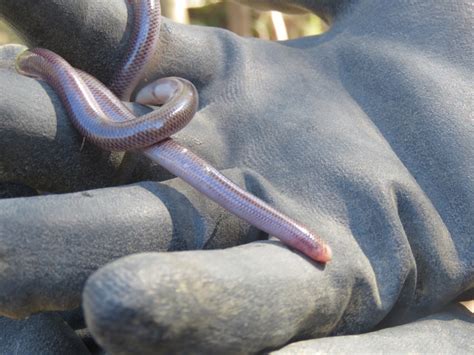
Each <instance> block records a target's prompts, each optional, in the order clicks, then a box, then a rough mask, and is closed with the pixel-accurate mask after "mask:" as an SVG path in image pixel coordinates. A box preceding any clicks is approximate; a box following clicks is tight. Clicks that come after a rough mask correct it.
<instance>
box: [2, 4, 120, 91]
mask: <svg viewBox="0 0 474 355" xmlns="http://www.w3.org/2000/svg"><path fill="white" fill-rule="evenodd" d="M126 4H127V2H126V1H121V0H112V1H109V0H105V1H104V0H101V1H97V0H82V1H67V2H65V1H62V0H52V1H35V0H4V1H2V2H1V3H0V14H2V16H3V17H4V18H5V20H6V21H7V22H9V23H10V24H11V25H12V26H13V27H14V28H15V29H16V30H17V31H18V32H19V33H20V35H21V36H22V37H23V38H24V39H25V41H26V42H27V44H28V46H30V47H44V48H48V49H50V50H52V51H54V52H57V53H59V54H60V55H62V56H63V57H65V58H66V59H67V60H68V61H69V62H70V63H71V64H72V65H73V66H75V67H78V68H81V69H84V70H86V71H88V72H90V73H91V74H93V75H94V76H97V77H98V78H99V79H100V80H101V81H103V82H107V81H108V80H109V79H110V78H111V77H112V74H113V73H114V72H115V70H116V67H117V65H118V64H119V60H120V58H121V57H122V55H123V54H124V53H125V50H126V46H127V39H128V36H127V35H126V34H127V32H126V28H127V11H128V10H127V5H126ZM124 34H125V36H124Z"/></svg>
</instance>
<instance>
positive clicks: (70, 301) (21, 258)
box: [0, 171, 265, 318]
mask: <svg viewBox="0 0 474 355" xmlns="http://www.w3.org/2000/svg"><path fill="white" fill-rule="evenodd" d="M227 175H228V176H230V177H231V178H233V179H234V180H236V181H237V182H239V183H241V184H242V182H243V181H244V175H243V174H242V173H239V172H238V171H231V172H228V173H227ZM0 226H1V227H0V270H3V271H2V273H1V274H0V315H6V316H9V317H14V318H21V317H25V316H28V315H29V314H32V313H35V312H39V311H47V310H67V309H72V308H75V307H77V306H79V304H80V300H81V291H82V287H83V285H84V282H85V280H86V279H87V277H88V276H89V275H90V274H91V273H92V272H93V271H95V270H96V269H97V268H99V267H100V266H102V265H104V264H106V263H108V262H110V261H113V260H115V259H117V258H119V257H122V256H125V255H129V254H133V253H138V252H147V251H168V250H187V249H202V248H224V247H229V246H233V245H238V244H242V243H245V242H248V241H251V240H256V239H258V238H260V237H265V235H263V234H261V233H260V232H259V231H257V230H255V229H253V228H251V227H249V225H248V224H246V223H244V222H243V221H241V220H239V219H237V218H236V217H234V216H232V215H230V214H229V213H228V212H226V211H224V210H223V209H222V208H221V207H219V206H218V205H216V204H215V203H213V202H212V201H210V200H208V199H203V198H202V195H201V194H199V193H198V192H197V191H196V190H194V189H193V188H191V187H190V186H189V185H187V184H185V183H184V182H182V181H181V180H179V179H173V180H170V181H167V182H166V183H153V182H148V183H141V184H137V185H129V186H123V187H116V188H107V189H100V190H90V191H84V192H79V193H71V194H61V195H48V196H38V197H30V198H13V199H4V200H0ZM25 245H27V246H28V247H27V248H25Z"/></svg>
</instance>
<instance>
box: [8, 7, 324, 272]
mask: <svg viewBox="0 0 474 355" xmlns="http://www.w3.org/2000/svg"><path fill="white" fill-rule="evenodd" d="M129 3H130V4H129V5H130V8H131V9H133V12H134V24H133V30H132V34H131V36H130V39H129V41H130V45H129V49H128V51H127V54H126V56H125V59H124V60H123V62H122V64H121V67H120V70H119V71H118V73H117V75H116V76H115V77H114V79H113V80H112V83H111V84H110V85H109V87H110V89H111V90H112V91H113V93H112V92H111V91H110V90H109V89H107V87H105V86H104V85H103V84H101V83H100V82H99V81H97V80H96V79H95V78H93V77H92V76H90V75H88V74H87V73H85V72H82V71H80V70H77V69H74V68H73V67H71V66H70V65H69V64H68V63H67V62H66V61H65V60H64V59H62V58H61V57H59V56H58V55H57V54H55V53H53V52H51V51H49V50H46V49H41V48H36V49H32V50H28V51H26V52H24V53H22V54H21V55H20V56H19V57H18V59H17V70H18V71H19V72H20V73H21V74H24V75H28V76H32V77H35V78H39V79H42V80H45V81H46V82H47V83H48V84H49V85H51V87H53V88H54V90H55V91H56V93H57V94H58V96H59V97H60V99H61V101H62V102H63V104H64V106H65V108H66V110H67V112H68V115H69V117H70V119H71V120H72V122H73V124H74V126H75V127H76V128H77V129H78V130H79V132H80V133H81V134H82V135H83V136H84V137H85V138H86V139H87V140H89V141H91V142H92V143H94V144H96V145H98V146H99V147H101V148H103V149H106V150H118V151H123V150H135V149H140V150H142V151H143V153H144V154H145V155H146V156H147V157H149V158H150V159H152V160H154V161H156V162H158V163H159V164H160V165H162V166H163V167H164V168H166V169H168V170H169V171H170V172H171V173H173V174H174V175H175V176H178V177H180V178H181V179H183V180H184V181H186V182H187V183H189V184H190V185H191V186H193V187H194V188H196V189H197V190H198V191H200V192H201V193H203V194H204V195H206V196H207V197H208V198H210V199H211V200H213V201H215V202H216V203H218V204H219V205H221V206H222V207H224V208H225V209H227V210H228V211H230V212H231V213H233V214H235V215H237V216H238V217H240V218H242V219H244V220H245V221H247V222H248V223H250V224H252V225H253V226H255V227H257V228H259V229H261V230H262V231H265V232H266V233H268V234H269V235H272V236H275V237H277V238H278V239H280V240H281V241H282V242H283V243H285V244H286V245H288V246H290V247H292V248H295V249H297V250H299V251H301V252H302V253H304V254H305V255H307V256H308V257H310V258H312V259H313V260H316V261H319V262H323V263H325V262H327V261H329V260H331V250H330V248H329V247H328V246H327V245H326V244H325V243H324V242H323V241H322V240H321V239H320V238H319V237H318V236H317V235H316V234H313V233H312V232H311V231H309V230H308V229H307V228H306V227H304V226H303V225H301V224H300V223H298V222H296V221H294V220H292V219H291V218H289V217H287V216H286V215H284V214H282V213H281V212H279V211H277V210H276V209H274V208H273V207H271V206H270V205H268V204H267V203H265V202H264V201H262V200H260V199H258V198H257V197H255V196H253V195H251V194H250V193H248V192H247V191H245V190H243V189H241V188H240V187H239V186H237V185H236V184H234V183H233V182H232V181H230V180H229V179H227V178H226V177H225V176H224V175H222V174H221V173H220V172H219V171H218V170H217V169H215V168H213V167H212V166H211V165H210V164H209V163H208V162H206V161H205V160H203V159H202V158H200V157H198V156H197V155H195V154H194V153H193V152H191V151H190V150H188V149H187V148H185V147H183V146H181V145H180V144H179V143H177V142H176V141H174V140H173V139H171V138H169V137H170V136H171V135H172V134H174V133H176V132H178V131H179V130H180V129H182V128H183V127H184V126H186V124H188V123H189V121H190V120H191V119H192V117H193V116H194V114H195V112H196V110H197V108H198V94H197V91H196V89H195V87H194V86H193V85H192V84H191V83H190V82H189V81H187V80H184V79H181V78H165V79H160V80H157V81H156V82H154V83H152V84H149V85H148V86H146V87H145V88H144V89H142V90H141V91H140V92H139V93H138V96H137V97H138V98H139V100H138V101H139V102H141V103H144V104H155V105H156V104H162V105H163V106H162V107H161V108H160V109H159V110H156V111H152V112H150V113H148V114H146V115H144V116H140V117H136V116H135V115H134V114H133V113H132V112H131V111H129V110H128V108H127V107H125V106H124V105H123V104H122V103H121V101H120V100H119V99H118V98H117V96H118V97H120V98H121V99H122V100H129V99H130V96H131V94H132V92H133V90H134V88H135V87H136V85H137V83H138V82H139V81H140V79H141V76H142V74H143V69H144V67H145V65H146V63H147V61H148V60H149V58H150V57H151V56H152V55H153V54H154V52H155V51H156V49H157V43H158V35H159V27H160V4H159V1H155V0H133V1H132V0H130V1H129Z"/></svg>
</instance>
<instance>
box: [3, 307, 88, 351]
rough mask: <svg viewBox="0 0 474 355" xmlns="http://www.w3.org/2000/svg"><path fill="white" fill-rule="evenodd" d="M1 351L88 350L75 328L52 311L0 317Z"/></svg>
mask: <svg viewBox="0 0 474 355" xmlns="http://www.w3.org/2000/svg"><path fill="white" fill-rule="evenodd" d="M0 339H1V342H0V353H1V354H51V355H55V354H57V355H59V354H74V355H79V354H81V355H86V354H90V352H89V350H88V349H87V348H86V346H85V345H84V343H83V342H82V341H81V339H80V338H79V337H78V336H77V335H76V334H75V333H74V331H73V330H72V329H71V328H70V327H69V326H68V325H67V324H66V323H64V321H63V320H62V319H61V317H60V316H59V315H57V314H54V313H47V314H36V315H33V316H32V317H30V318H28V319H25V320H13V319H8V318H2V317H0Z"/></svg>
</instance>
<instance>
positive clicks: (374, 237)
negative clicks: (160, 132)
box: [0, 0, 474, 353]
mask: <svg viewBox="0 0 474 355" xmlns="http://www.w3.org/2000/svg"><path fill="white" fill-rule="evenodd" d="M279 3H280V5H286V6H290V7H295V6H296V7H299V8H305V9H309V10H312V11H314V12H318V13H319V14H320V15H321V16H322V17H324V18H326V19H328V20H330V21H332V24H331V28H330V30H329V32H328V33H326V34H324V35H322V36H318V37H308V38H303V39H299V40H294V41H287V42H279V43H275V42H268V41H261V40H256V39H244V38H240V37H238V36H235V35H233V34H231V33H229V32H227V31H225V30H221V29H211V28H203V27H195V26H183V25H177V24H174V23H171V22H165V23H164V25H163V26H162V29H161V44H160V47H159V50H158V51H157V53H156V56H155V58H154V60H152V61H151V62H150V64H149V67H148V71H147V75H148V77H149V78H150V80H151V79H153V78H157V77H163V76H182V77H184V78H186V79H189V80H191V81H192V82H193V83H194V84H195V85H196V86H197V88H198V90H199V93H200V110H199V113H198V114H197V115H196V117H195V118H194V119H193V121H192V122H191V123H190V124H189V125H188V126H187V127H186V128H185V129H183V130H182V131H181V132H179V133H178V134H177V135H176V137H175V138H176V140H177V141H178V142H180V143H181V144H183V145H185V146H187V147H188V148H189V149H191V150H193V151H194V152H196V153H197V154H199V155H200V156H202V157H204V158H205V159H206V160H208V161H210V162H211V163H212V164H213V165H214V166H216V167H217V168H218V169H219V170H221V171H222V172H223V173H224V174H225V175H226V176H228V177H229V178H231V179H232V180H233V181H235V182H236V183H238V184H239V185H241V186H243V187H245V188H246V189H247V190H249V191H251V192H252V193H253V194H255V195H257V196H259V197H260V198H262V199H264V200H266V201H267V202H269V203H270V204H272V205H273V206H275V207H277V208H278V209H279V210H281V211H283V212H284V213H286V214H288V215H290V216H291V217H294V218H295V219H297V220H299V221H301V222H303V223H304V224H306V225H307V226H308V227H309V228H310V229H312V230H314V231H316V232H317V233H318V234H320V235H321V236H322V238H323V239H324V240H326V241H327V242H328V243H329V244H330V246H331V248H332V250H333V261H332V262H331V263H329V264H328V265H326V266H321V265H318V264H315V263H313V262H311V261H310V260H308V259H307V258H305V257H304V256H302V255H300V254H298V253H296V252H294V251H291V250H289V249H288V248H286V247H284V246H283V245H282V244H280V243H279V242H276V241H272V240H270V241H269V240H267V238H268V236H267V235H265V234H263V233H261V232H259V231H258V230H255V229H254V228H252V227H250V226H248V225H247V224H246V223H244V222H242V221H240V220H239V219H237V218H235V217H234V216H232V215H230V214H229V213H227V212H226V211H225V210H223V209H222V208H221V207H219V206H217V205H215V204H214V203H212V202H210V201H208V200H207V199H206V198H204V197H203V196H201V195H200V194H198V193H197V192H196V191H194V190H193V189H192V188H191V187H189V186H188V185H186V184H185V183H184V182H182V181H180V180H179V179H172V178H171V177H170V176H169V174H165V173H163V171H162V169H160V168H159V167H156V166H155V165H153V164H151V163H150V162H148V161H147V160H145V159H144V158H142V157H140V156H139V155H136V154H126V155H123V154H111V153H108V152H102V151H100V150H99V149H97V148H95V147H93V146H90V145H89V144H87V143H86V145H85V147H84V149H83V150H81V149H80V148H81V143H82V138H81V137H80V136H79V135H78V134H77V133H76V132H75V131H74V129H73V128H72V126H71V124H70V123H69V120H68V119H67V117H66V115H65V111H64V109H63V108H62V106H61V104H60V103H59V101H58V99H57V97H56V96H55V94H54V92H53V91H52V90H51V89H50V88H49V87H48V86H47V85H46V84H44V83H42V82H37V81H35V80H32V79H29V78H25V77H23V76H20V75H18V74H16V73H15V72H13V71H12V70H11V69H3V70H1V71H0V85H2V89H1V92H2V93H3V94H2V96H1V101H0V112H2V120H1V121H0V122H1V123H0V124H1V126H0V132H1V135H2V139H1V140H0V151H1V152H2V154H1V156H0V159H1V164H0V179H1V181H3V182H6V183H9V184H8V185H6V186H7V187H8V186H11V184H16V185H18V184H20V185H21V186H27V187H25V191H29V190H31V188H33V189H35V190H38V191H41V192H42V193H41V196H38V197H28V198H14V199H4V200H1V201H0V226H1V229H0V251H1V252H0V255H1V256H0V258H1V259H0V260H1V264H0V265H3V267H2V272H1V274H0V275H1V276H0V313H1V314H2V315H4V316H9V317H13V318H21V317H25V316H27V315H29V314H32V313H34V312H40V311H46V310H64V309H71V308H74V307H77V306H78V305H79V304H80V303H81V299H82V301H83V307H84V313H85V318H86V322H87V325H88V328H89V330H90V331H91V333H92V335H93V336H94V338H95V339H96V340H97V341H98V343H99V344H100V345H101V346H103V347H104V348H105V349H106V350H107V351H109V352H112V353H114V352H117V353H129V352H140V353H156V352H209V351H211V350H212V351H213V352H258V351H261V350H263V349H270V348H278V347H281V346H283V345H284V344H286V343H288V342H291V341H295V340H302V339H310V338H318V337H323V336H327V335H341V334H353V333H360V332H368V331H370V330H372V329H374V327H377V328H383V327H387V326H393V325H396V324H401V323H405V322H408V321H411V320H414V319H417V318H419V317H422V316H425V315H428V314H431V313H433V312H435V311H437V310H439V309H441V308H442V307H443V306H445V305H446V304H447V303H449V302H451V301H453V300H455V299H463V298H469V297H471V296H472V294H469V293H468V292H469V291H470V290H472V289H473V286H474V265H473V262H472V260H474V258H473V256H474V243H473V234H474V233H473V230H474V217H473V214H472V210H473V209H474V183H473V176H474V166H473V165H472V163H471V160H472V156H473V153H474V144H473V143H474V127H473V125H472V120H470V118H469V117H472V105H471V103H470V102H471V100H470V92H472V89H473V87H472V83H471V82H470V81H468V80H467V79H466V78H468V77H470V75H471V74H472V66H470V63H471V56H470V51H469V50H468V49H469V48H470V41H471V39H470V26H471V23H472V21H471V19H469V18H468V15H467V14H468V13H469V12H468V11H467V10H468V8H469V4H468V2H467V1H462V2H459V1H456V2H450V1H437V2H436V6H434V5H433V3H430V4H426V3H424V2H423V1H412V2H410V3H406V2H403V1H390V2H389V1H382V2H377V3H376V4H375V3H374V2H364V1H361V2H357V3H354V2H351V1H342V0H341V1H338V2H337V3H336V4H335V5H327V4H326V2H325V1H309V0H308V1H299V2H296V1H295V2H291V1H288V2H283V1H279ZM0 13H2V14H3V15H4V16H5V17H6V18H7V20H9V21H10V22H11V23H13V24H14V25H15V27H16V28H18V29H20V31H21V32H22V34H23V35H24V37H25V38H27V39H28V41H29V45H30V46H43V47H47V48H49V49H51V50H53V51H56V52H57V53H59V54H60V55H62V56H64V57H65V58H66V59H67V60H68V61H70V62H71V63H72V64H73V65H75V66H77V67H79V68H81V69H84V70H86V71H88V72H90V73H92V74H93V75H95V76H97V77H98V78H100V79H101V80H103V81H105V82H107V81H108V80H109V79H110V76H111V74H112V73H113V72H114V70H115V69H116V63H118V61H119V59H120V56H121V55H122V54H123V49H124V45H125V44H126V40H127V38H128V37H127V36H128V33H129V32H128V31H129V29H128V27H127V26H126V22H127V9H126V7H125V4H124V2H122V1H119V0H114V1H107V2H101V1H82V2H78V3H77V4H76V3H73V4H72V3H67V4H65V3H64V2H62V1H59V0H56V1H50V2H48V3H47V4H44V3H41V4H40V3H38V4H36V3H34V2H33V1H28V0H23V1H18V0H17V1H13V0H6V1H3V2H2V3H1V4H0ZM32 14H35V16H33V15H32ZM440 28H443V29H445V30H443V31H440V30H439V29H440ZM58 29H61V30H58ZM4 51H7V52H8V51H10V52H15V51H18V49H15V48H11V47H9V48H7V49H4ZM15 53H16V52H15ZM11 57H12V56H10V58H11ZM6 62H8V63H9V64H8V65H7V64H5V65H4V67H5V68H7V67H8V66H10V67H11V64H12V60H10V61H6ZM131 107H132V108H133V109H134V110H136V111H137V112H145V110H146V109H145V108H143V107H140V106H139V105H136V104H135V105H132V106H131ZM16 185H15V186H16ZM92 189H93V190H92ZM18 190H21V189H18ZM9 191H11V190H9ZM43 192H48V193H50V194H49V195H45V194H44V193H43ZM51 193H55V194H51ZM56 193H62V194H56ZM199 249H212V250H199ZM178 250H181V251H182V250H192V251H182V252H178V253H164V251H178ZM138 252H148V253H146V254H138V255H132V256H127V257H125V258H120V257H122V256H126V255H129V254H132V253H138ZM117 259H118V260H117ZM112 261H113V262H112ZM109 262H111V263H109ZM107 263H108V264H107ZM105 264H107V265H106V266H104V267H102V266H103V265H105ZM97 269H99V270H98V271H97V272H95V273H94V271H96V270H97ZM93 273H94V274H93ZM91 274H93V275H92V276H91ZM86 280H87V283H86ZM82 290H84V291H83V294H82V297H81V292H82ZM434 336H435V335H434Z"/></svg>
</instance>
